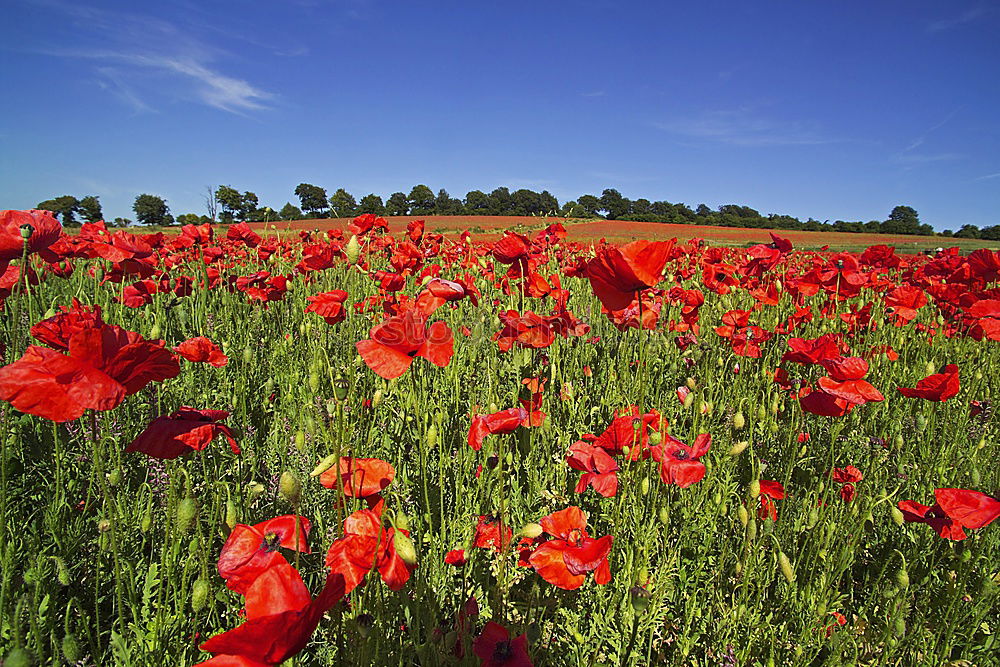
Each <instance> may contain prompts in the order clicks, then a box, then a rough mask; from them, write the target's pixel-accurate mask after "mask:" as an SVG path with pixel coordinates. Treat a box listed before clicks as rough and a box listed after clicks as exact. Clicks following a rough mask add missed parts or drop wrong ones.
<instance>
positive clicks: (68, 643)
mask: <svg viewBox="0 0 1000 667" xmlns="http://www.w3.org/2000/svg"><path fill="white" fill-rule="evenodd" d="M61 648H62V654H63V658H65V659H66V662H68V663H70V664H74V663H77V662H79V661H80V645H79V644H78V643H77V641H76V637H75V636H73V633H72V632H67V633H66V634H65V635H63V638H62V646H61ZM4 664H6V663H4Z"/></svg>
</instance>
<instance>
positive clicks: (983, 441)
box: [976, 438, 986, 449]
mask: <svg viewBox="0 0 1000 667" xmlns="http://www.w3.org/2000/svg"><path fill="white" fill-rule="evenodd" d="M985 447H986V438H980V439H979V444H978V445H976V449H984V448H985Z"/></svg>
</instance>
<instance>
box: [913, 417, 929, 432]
mask: <svg viewBox="0 0 1000 667" xmlns="http://www.w3.org/2000/svg"><path fill="white" fill-rule="evenodd" d="M914 425H915V426H916V427H917V432H918V433H923V432H924V429H925V428H927V418H926V417H924V416H923V415H917V418H916V419H915V420H914Z"/></svg>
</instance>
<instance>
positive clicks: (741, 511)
mask: <svg viewBox="0 0 1000 667" xmlns="http://www.w3.org/2000/svg"><path fill="white" fill-rule="evenodd" d="M736 517H737V518H738V519H739V520H740V523H741V524H742V525H743V527H744V528H746V525H747V522H748V521H749V520H750V515H749V514H748V513H747V508H746V507H744V506H743V505H740V506H739V508H738V509H737V510H736Z"/></svg>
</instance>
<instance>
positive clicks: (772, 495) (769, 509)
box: [757, 479, 785, 521]
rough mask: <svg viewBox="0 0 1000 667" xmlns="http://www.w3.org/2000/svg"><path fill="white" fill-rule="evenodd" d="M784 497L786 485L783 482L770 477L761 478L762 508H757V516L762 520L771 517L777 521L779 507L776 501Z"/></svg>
mask: <svg viewBox="0 0 1000 667" xmlns="http://www.w3.org/2000/svg"><path fill="white" fill-rule="evenodd" d="M784 497H785V487H784V486H783V485H782V484H781V482H774V481H772V480H769V479H762V480H760V496H759V498H760V509H758V510H757V516H758V517H760V520H761V521H764V520H765V519H771V521H777V520H778V507H777V505H775V504H774V501H775V500H781V499H783V498H784Z"/></svg>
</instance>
